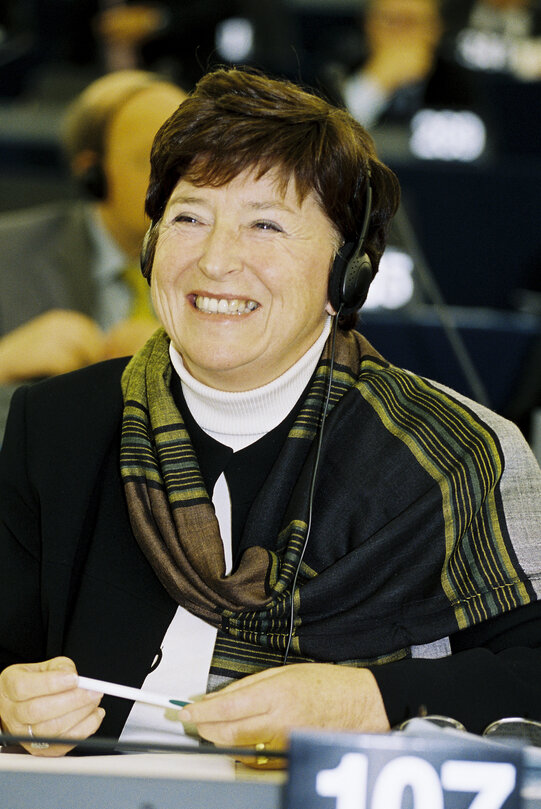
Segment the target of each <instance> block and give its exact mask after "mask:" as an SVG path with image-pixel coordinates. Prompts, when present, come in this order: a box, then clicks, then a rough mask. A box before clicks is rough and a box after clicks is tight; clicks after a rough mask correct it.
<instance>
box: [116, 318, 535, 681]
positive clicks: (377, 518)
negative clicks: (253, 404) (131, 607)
mask: <svg viewBox="0 0 541 809" xmlns="http://www.w3.org/2000/svg"><path fill="white" fill-rule="evenodd" d="M329 345H330V341H328V342H327V345H326V347H325V349H324V351H323V354H322V356H321V358H320V362H319V365H318V368H317V370H316V373H315V376H314V378H313V382H312V385H311V389H310V392H309V394H308V396H307V398H306V400H305V402H304V403H303V405H302V407H301V409H300V411H299V414H298V416H297V418H296V421H295V423H294V425H293V427H292V428H291V430H290V432H289V436H288V438H287V440H286V442H285V444H284V446H283V448H282V450H281V452H280V455H279V457H278V459H277V462H276V463H275V465H274V467H273V469H272V470H271V473H270V474H269V477H268V479H267V481H266V482H265V485H264V486H263V487H262V489H261V491H260V492H259V494H258V496H257V497H256V500H255V502H254V504H253V506H252V508H251V511H250V514H249V517H248V520H247V523H246V526H245V530H244V536H243V546H244V547H245V548H246V549H245V551H244V553H243V554H242V557H241V559H240V562H239V564H238V566H237V568H236V569H235V570H234V571H233V572H232V573H231V574H230V575H226V574H225V560H224V553H223V545H222V540H221V537H220V533H219V527H218V523H217V520H216V516H215V514H214V509H213V506H212V503H211V500H210V497H209V494H208V492H207V491H206V489H205V486H204V483H203V479H202V477H201V473H200V470H199V465H198V461H197V457H196V455H195V452H194V450H193V447H192V444H191V441H190V436H189V434H188V432H187V430H186V428H185V426H184V423H183V421H182V417H181V415H180V413H179V410H178V408H177V406H176V404H175V401H174V399H173V396H172V394H171V390H170V380H171V373H172V369H171V364H170V360H169V340H168V338H167V336H166V335H165V332H163V331H162V330H160V331H158V332H156V334H155V335H154V337H153V338H151V340H150V341H149V342H148V343H147V345H146V346H145V347H144V349H142V351H140V352H139V353H138V354H136V355H135V357H134V358H133V359H132V360H131V362H130V363H129V365H128V366H127V368H126V370H125V372H124V375H123V379H122V387H123V395H124V414H123V424H122V443H121V473H122V478H123V482H124V488H125V495H126V499H127V503H128V508H129V512H130V517H131V521H132V527H133V531H134V535H135V537H136V539H137V541H138V543H139V545H140V546H141V548H142V550H143V552H144V553H145V555H146V557H147V559H148V560H149V562H150V564H151V565H152V567H153V569H154V571H155V573H156V575H157V576H158V578H159V579H160V581H161V582H162V584H163V586H164V587H165V588H166V590H167V591H168V593H169V594H170V595H171V596H172V598H173V599H174V600H175V601H176V602H177V603H178V604H180V605H181V606H183V607H185V608H186V609H188V610H189V611H190V612H192V613H193V614H195V615H197V616H199V617H200V618H202V619H203V620H205V621H207V622H208V623H210V624H212V625H213V626H215V627H217V629H218V636H217V641H216V646H215V650H214V658H213V663H212V669H211V674H212V676H214V677H215V678H216V682H217V681H218V680H220V679H221V678H223V679H229V678H231V677H239V676H243V675H245V674H247V673H250V672H253V671H257V670H260V669H263V668H267V667H268V666H272V665H276V664H278V663H279V662H280V660H281V658H282V655H283V652H284V649H285V646H286V643H287V638H288V631H289V617H290V611H291V599H292V598H293V599H294V608H295V609H294V614H295V626H294V630H293V638H292V647H291V648H292V651H293V655H292V657H291V660H292V662H293V661H296V662H298V661H299V660H320V661H332V662H342V663H347V664H350V665H364V664H367V663H384V662H387V661H389V660H394V659H398V658H401V657H404V656H407V655H409V654H410V653H411V652H410V650H411V647H412V646H413V645H419V644H430V643H431V642H433V641H436V640H439V639H440V638H443V637H445V636H448V635H449V634H451V633H453V632H456V631H457V630H458V629H460V628H463V627H467V626H471V625H472V624H475V623H478V622H480V621H484V620H486V619H488V618H490V617H492V616H495V615H498V614H501V613H503V612H506V611H508V610H510V609H514V608H515V607H517V606H519V605H521V604H526V603H528V602H529V601H531V600H534V599H535V598H536V597H537V596H536V590H535V580H536V577H538V576H539V571H540V569H541V564H540V563H539V555H540V554H539V551H538V550H534V549H533V548H532V547H530V546H531V545H535V546H536V548H537V547H538V545H539V542H538V540H539V537H538V536H537V534H536V533H535V532H536V531H537V528H536V527H535V520H536V519H537V518H536V517H535V516H534V517H532V518H528V517H526V518H525V520H524V522H525V524H524V525H522V524H521V525H520V526H517V524H516V520H517V517H516V514H515V512H514V506H513V504H514V503H515V501H516V497H517V492H516V491H515V490H514V489H513V486H516V484H514V483H513V481H512V480H507V478H506V475H505V460H506V452H511V454H512V456H513V462H514V463H516V462H517V461H516V458H517V457H518V456H519V460H520V463H523V464H528V463H530V460H529V458H528V454H527V452H526V451H525V449H524V447H523V446H522V445H521V443H520V442H519V441H517V440H516V437H515V438H512V437H509V436H508V435H507V432H505V431H504V433H505V435H504V444H505V447H506V449H504V448H503V447H502V443H501V441H500V437H501V429H502V426H503V425H505V424H507V423H506V422H503V420H500V422H499V423H498V427H499V430H498V433H496V431H495V430H494V429H493V427H492V426H491V424H490V420H491V418H493V419H496V420H497V419H498V417H496V416H495V415H494V414H490V413H489V411H484V410H483V411H482V412H483V416H484V418H481V417H480V416H479V415H477V414H476V413H475V412H474V410H473V409H472V405H473V403H471V402H467V400H462V399H461V397H459V396H458V395H457V394H454V393H453V392H452V391H448V390H446V389H444V388H442V387H441V386H437V385H435V384H434V383H430V382H428V381H426V380H423V379H421V378H419V377H417V376H414V375H412V374H410V373H409V372H407V371H403V370H401V369H398V368H396V367H394V366H392V365H389V363H387V362H385V361H384V360H383V359H382V358H381V357H380V356H379V355H378V354H377V352H375V351H374V350H373V349H372V348H371V346H370V345H369V344H368V343H367V342H366V340H364V338H363V337H362V336H361V335H359V334H357V333H355V332H350V333H347V334H344V333H339V334H338V337H337V343H336V358H335V365H334V370H333V379H332V385H331V395H330V406H329V414H328V417H327V425H326V433H325V441H324V444H323V450H322V456H321V461H320V469H319V472H318V478H317V486H316V495H315V502H314V512H313V524H312V527H311V530H310V536H309V541H308V543H307V547H306V551H305V555H304V557H302V563H301V564H300V570H299V576H298V579H297V581H296V586H295V589H294V592H293V593H292V582H293V580H294V574H295V571H296V568H297V566H298V565H299V560H300V559H301V553H302V549H303V546H304V543H305V540H306V535H307V524H308V493H309V487H310V482H311V477H312V469H313V463H314V445H315V441H314V438H315V436H316V435H317V431H318V428H319V420H320V415H321V411H322V403H323V399H324V396H325V392H326V384H327V379H328V373H329ZM475 407H477V409H478V410H479V411H481V410H482V409H481V408H479V407H478V406H475ZM487 418H488V420H487ZM513 435H514V434H513ZM522 456H524V458H523V457H522ZM534 466H535V462H534ZM537 469H538V468H537ZM538 471H539V470H538ZM539 477H540V478H541V475H539ZM533 485H535V486H538V487H539V488H538V489H537V492H539V491H541V480H538V481H534V484H533ZM508 500H509V502H510V506H509V508H510V510H511V512H512V513H513V521H512V524H511V525H509V524H508V520H507V511H506V510H507V501H508ZM539 516H541V515H538V517H539ZM532 520H533V522H532ZM530 523H531V525H530ZM534 535H535V536H534ZM525 561H527V562H528V564H527V565H526V566H525V565H524V563H525ZM525 567H527V568H528V569H525Z"/></svg>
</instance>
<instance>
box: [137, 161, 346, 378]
mask: <svg viewBox="0 0 541 809" xmlns="http://www.w3.org/2000/svg"><path fill="white" fill-rule="evenodd" d="M278 180H279V178H278V177H277V176H276V172H275V171H268V172H266V173H265V174H264V175H263V176H262V177H259V178H258V177H257V174H256V173H254V171H246V170H245V171H243V172H242V173H241V174H240V175H238V176H237V177H236V178H235V179H233V180H231V181H229V182H228V183H226V184H225V185H222V186H219V187H217V188H213V187H205V188H197V187H196V186H194V185H193V184H192V183H191V182H189V181H188V180H186V179H184V178H183V179H181V180H179V182H178V183H177V185H176V187H175V189H174V191H173V193H172V195H171V198H170V200H169V202H168V204H167V206H166V209H165V212H164V215H163V217H162V221H161V224H160V226H159V235H158V239H157V242H156V248H155V259H154V270H153V273H152V297H153V301H154V308H155V310H156V313H157V314H158V317H159V318H160V320H161V322H162V323H163V325H164V327H165V330H166V331H167V333H168V334H169V336H170V337H171V342H172V345H173V347H174V348H175V349H176V350H177V351H178V352H179V354H180V355H181V356H182V359H183V362H184V365H185V367H186V368H187V370H188V371H189V372H190V373H191V374H192V376H194V377H195V379H197V380H199V382H203V383H204V384H206V385H209V386H210V387H212V388H218V389H221V390H230V391H242V390H249V389H250V388H257V387H260V386H262V385H265V384H267V383H268V382H271V381H272V380H273V379H275V378H276V377H278V376H281V374H283V373H284V372H285V371H287V370H288V368H290V367H291V366H292V365H294V363H295V362H296V361H297V360H298V359H300V358H301V357H302V356H303V355H304V354H305V352H306V351H307V350H308V349H309V348H310V346H312V345H313V344H314V343H315V341H316V340H317V338H318V337H319V336H320V335H321V333H322V331H323V327H324V325H325V320H326V312H329V305H328V304H327V286H328V278H329V272H330V267H331V263H332V259H333V255H334V252H335V250H336V248H337V246H338V245H337V242H338V239H337V235H336V230H335V228H334V226H333V225H332V223H331V222H330V220H329V219H328V217H327V216H326V214H325V213H324V211H323V210H322V208H321V205H320V203H319V201H318V200H317V198H316V197H315V194H314V193H313V192H311V193H309V194H308V195H307V196H306V197H305V198H304V199H303V200H302V202H299V196H298V194H297V189H296V187H295V182H294V181H292V182H291V183H289V185H288V186H287V188H286V190H285V193H283V191H282V190H281V187H280V184H279V182H278Z"/></svg>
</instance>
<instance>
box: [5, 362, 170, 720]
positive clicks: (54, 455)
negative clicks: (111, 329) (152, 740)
mask: <svg viewBox="0 0 541 809" xmlns="http://www.w3.org/2000/svg"><path fill="white" fill-rule="evenodd" d="M126 362H127V360H113V361H111V362H106V363H100V364H98V365H95V366H92V367H91V368H89V369H85V370H83V371H77V372H75V373H72V374H68V375H65V376H60V377H55V378H54V379H51V380H48V381H47V382H46V383H39V384H37V385H33V386H29V387H25V388H21V389H19V390H18V391H17V392H16V394H15V396H14V400H13V406H12V410H11V414H10V421H9V425H8V430H7V435H6V440H5V445H4V447H3V451H2V454H1V459H0V515H1V516H0V592H1V593H2V603H3V605H4V606H3V608H2V613H3V615H2V621H1V623H0V670H1V669H3V668H4V667H5V666H7V665H10V664H12V663H20V662H30V661H39V660H45V659H49V658H51V657H54V656H56V655H60V654H62V655H68V656H69V657H71V658H73V660H74V661H75V664H76V666H77V669H78V672H79V673H80V674H82V675H85V676H89V677H97V678H100V679H105V680H110V681H113V682H120V683H125V684H128V685H132V686H137V687H139V686H140V685H141V684H142V682H143V680H144V678H145V677H146V675H147V674H148V671H149V669H150V667H151V665H152V661H153V659H154V657H155V655H156V653H157V651H158V649H159V646H160V643H161V641H162V639H163V636H164V634H165V631H166V629H167V626H168V625H169V623H170V621H171V619H172V617H173V615H174V612H175V609H176V604H175V603H174V602H173V601H172V599H171V598H170V597H169V596H168V594H167V593H166V592H165V590H164V588H163V587H162V585H161V584H160V582H159V581H158V579H157V577H156V576H155V574H154V572H153V570H152V568H151V567H150V565H149V564H148V563H147V561H146V559H145V557H144V556H143V554H142V552H141V551H140V550H139V547H138V545H137V542H136V540H135V538H134V535H133V533H132V530H131V526H130V522H129V517H128V513H127V509H126V504H125V500H124V493H123V488H122V482H121V478H120V471H119V463H118V454H119V447H120V421H121V413H122V395H121V390H120V376H121V373H122V371H123V369H124V367H125V365H126ZM21 442H22V443H21ZM74 470H77V471H76V473H75V474H74ZM59 501H61V503H62V507H60V508H59ZM102 704H103V706H104V707H105V709H106V717H105V719H104V722H103V724H102V726H101V728H100V731H99V733H100V734H101V735H104V736H118V735H119V733H120V732H121V730H122V727H123V724H124V722H125V720H126V718H127V715H128V713H129V711H130V708H131V703H130V702H128V701H126V700H119V699H115V698H111V697H105V698H104V700H103V703H102Z"/></svg>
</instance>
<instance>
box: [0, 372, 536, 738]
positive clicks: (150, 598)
mask: <svg viewBox="0 0 541 809" xmlns="http://www.w3.org/2000/svg"><path fill="white" fill-rule="evenodd" d="M126 362H127V360H125V359H123V360H112V361H109V362H105V363H100V364H98V365H94V366H90V367H89V368H86V369H83V370H81V371H75V372H73V373H71V374H67V375H64V376H59V377H54V378H52V379H49V380H47V381H45V382H42V383H38V384H36V385H32V386H27V387H24V388H21V389H19V390H18V391H17V392H16V394H15V396H14V398H13V404H12V409H11V413H10V419H9V423H8V427H7V431H6V438H5V442H4V446H3V448H2V452H0V593H1V597H2V602H1V603H2V609H1V611H0V670H2V669H3V668H4V667H5V666H8V665H11V664H14V663H21V662H32V661H41V660H45V659H48V658H50V657H54V656H56V655H67V656H69V657H71V658H72V659H73V660H74V661H75V664H76V666H77V669H78V671H79V673H80V674H82V675H86V676H90V677H97V678H99V679H105V680H111V681H113V682H120V683H125V684H127V685H132V686H136V687H138V686H140V685H141V684H142V682H143V681H144V679H145V677H146V675H147V674H148V672H149V670H150V668H151V666H152V663H153V660H154V658H155V656H156V654H157V653H158V650H159V647H160V644H161V642H162V640H163V636H164V634H165V632H166V629H167V627H168V625H169V623H170V621H171V620H172V618H173V616H174V613H175V610H176V603H175V602H174V601H173V600H172V599H171V598H170V597H169V595H168V594H167V593H166V591H165V590H164V588H163V586H162V585H161V583H160V582H159V580H158V578H157V577H156V575H155V574H154V572H153V570H152V568H151V567H150V565H149V564H148V562H147V561H146V559H145V557H144V555H143V553H142V552H141V551H140V549H139V546H138V545H137V541H136V539H135V537H134V535H133V532H132V529H131V526H130V521H129V516H128V513H127V508H126V503H125V499H124V492H123V486H122V481H121V477H120V471H119V448H120V424H121V415H122V395H121V389H120V377H121V374H122V371H123V369H124V367H125V365H126ZM451 648H452V651H453V654H452V655H450V656H448V657H445V658H441V659H439V660H421V659H404V660H399V661H396V662H394V663H389V664H387V665H384V666H375V667H374V668H373V672H374V675H375V677H376V680H377V682H378V685H379V687H380V690H381V692H382V696H383V699H384V703H385V707H386V709H387V713H388V716H389V719H390V721H391V724H395V723H397V722H399V721H401V720H403V719H405V718H408V717H410V716H412V715H416V714H417V710H418V706H420V705H423V706H425V707H426V709H427V710H428V712H429V713H446V714H447V715H449V716H454V717H455V718H458V719H461V720H462V721H464V722H465V724H466V726H467V727H468V729H469V730H473V731H480V730H482V728H483V727H484V726H485V725H486V724H487V721H488V720H490V721H492V719H496V718H499V717H502V716H512V715H514V716H517V715H519V716H520V715H522V716H524V715H527V716H532V717H535V718H537V719H541V691H540V689H539V667H540V665H541V601H536V602H534V603H532V604H530V605H528V606H526V607H521V608H520V609H517V610H513V611H512V612H510V613H506V614H504V615H502V616H499V617H498V618H495V619H491V620H490V621H485V622H484V623H482V624H479V625H478V626H474V627H471V628H470V629H467V630H462V631H460V632H457V633H456V634H455V635H454V636H452V637H451ZM186 659H187V664H188V665H189V649H187V650H186ZM103 705H104V707H105V709H106V711H107V713H106V717H105V719H104V721H103V723H102V726H101V728H100V730H99V732H98V733H99V735H102V736H108V737H118V735H119V734H120V732H121V730H122V727H123V725H124V722H125V721H126V719H127V716H128V713H129V711H130V708H131V703H129V702H128V701H126V700H119V699H116V698H114V697H107V696H106V697H104V700H103Z"/></svg>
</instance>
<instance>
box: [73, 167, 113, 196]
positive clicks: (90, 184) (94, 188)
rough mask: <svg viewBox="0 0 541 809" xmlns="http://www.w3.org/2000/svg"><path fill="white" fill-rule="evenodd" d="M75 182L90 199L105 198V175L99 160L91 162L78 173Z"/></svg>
mask: <svg viewBox="0 0 541 809" xmlns="http://www.w3.org/2000/svg"><path fill="white" fill-rule="evenodd" d="M77 182H78V183H79V185H80V186H81V188H82V189H83V190H84V191H85V192H86V193H87V194H88V195H89V196H90V197H91V198H92V199H97V200H104V199H106V198H107V177H106V176H105V171H104V169H103V166H102V164H101V163H100V162H99V161H96V162H95V163H92V165H91V166H88V168H86V169H85V170H84V171H83V172H82V173H81V174H79V175H78V176H77Z"/></svg>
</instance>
